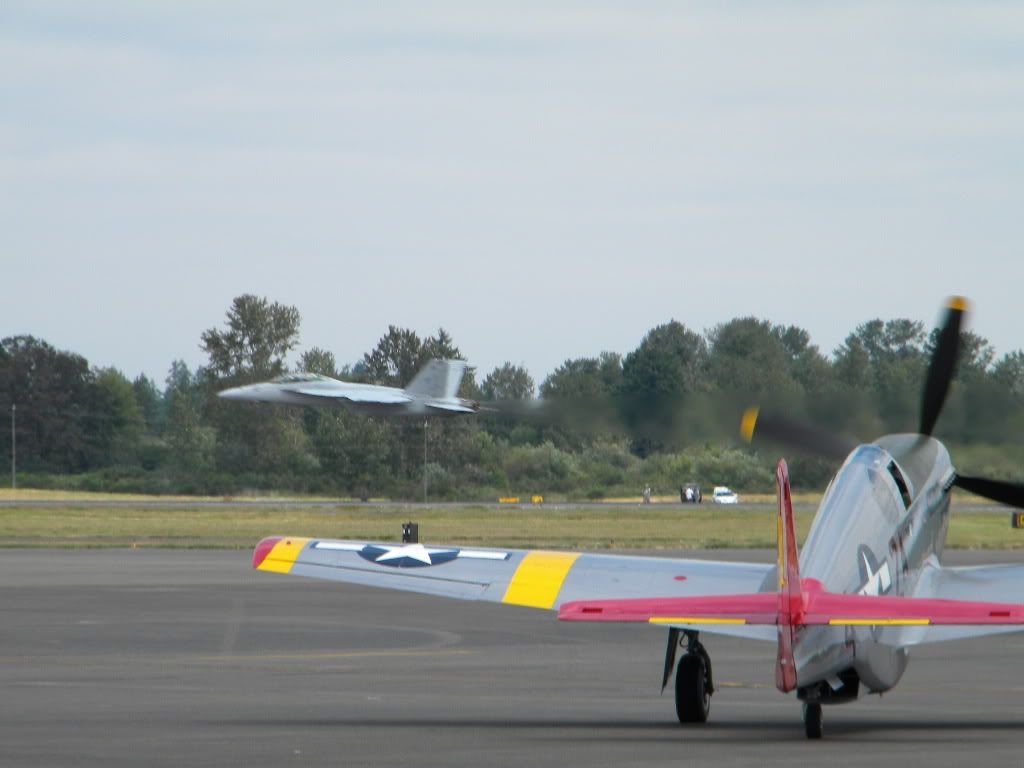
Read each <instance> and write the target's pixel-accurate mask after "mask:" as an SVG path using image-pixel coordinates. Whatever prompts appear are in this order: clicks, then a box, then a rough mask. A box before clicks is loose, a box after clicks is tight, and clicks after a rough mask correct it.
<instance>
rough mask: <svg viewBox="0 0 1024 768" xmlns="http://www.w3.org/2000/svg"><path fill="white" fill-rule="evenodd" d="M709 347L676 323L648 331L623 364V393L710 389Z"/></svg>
mask: <svg viewBox="0 0 1024 768" xmlns="http://www.w3.org/2000/svg"><path fill="white" fill-rule="evenodd" d="M707 355H708V350H707V344H706V342H705V341H704V338H703V337H702V336H701V335H699V334H697V333H694V332H693V331H691V330H690V329H689V328H687V327H686V326H685V325H683V324H682V323H680V322H677V321H675V320H672V321H671V322H668V323H665V324H664V325H659V326H657V327H656V328H653V329H652V330H650V331H648V332H647V335H646V336H644V338H643V341H641V342H640V346H639V347H637V348H636V349H635V350H634V351H632V352H630V353H629V354H628V355H626V358H625V360H623V361H622V391H623V392H624V393H625V394H627V395H630V396H633V397H647V396H652V395H653V396H659V395H676V394H679V393H684V392H700V391H704V390H706V389H707V379H706V365H707Z"/></svg>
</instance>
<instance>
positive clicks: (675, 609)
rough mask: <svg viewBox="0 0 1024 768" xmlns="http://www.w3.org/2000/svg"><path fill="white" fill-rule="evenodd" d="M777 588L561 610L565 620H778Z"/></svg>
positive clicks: (567, 606)
mask: <svg viewBox="0 0 1024 768" xmlns="http://www.w3.org/2000/svg"><path fill="white" fill-rule="evenodd" d="M778 603H779V599H778V596H777V595H776V594H775V593H774V592H758V593H755V594H751V595H719V596H718V597H663V598H657V597H654V598H639V599H634V600H579V601H576V602H572V603H565V604H563V605H562V606H561V608H559V610H558V618H559V619H561V620H562V621H622V622H628V621H642V622H645V623H652V624H775V623H776V617H777V615H778V607H779V605H778Z"/></svg>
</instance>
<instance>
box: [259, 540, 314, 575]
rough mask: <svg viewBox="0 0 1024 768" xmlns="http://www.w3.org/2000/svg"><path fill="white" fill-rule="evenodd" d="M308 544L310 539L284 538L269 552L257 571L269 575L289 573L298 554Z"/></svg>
mask: <svg viewBox="0 0 1024 768" xmlns="http://www.w3.org/2000/svg"><path fill="white" fill-rule="evenodd" d="M309 542H310V539H298V538H294V537H292V538H284V539H281V540H280V541H279V542H277V544H275V545H274V548H273V549H272V550H270V554H268V555H267V556H266V557H265V558H263V562H262V563H260V565H259V568H258V569H257V570H260V571H270V572H271V573H291V570H292V566H293V565H295V560H296V559H297V558H298V556H299V553H300V552H301V551H302V550H303V548H304V547H305V546H306V544H308V543H309Z"/></svg>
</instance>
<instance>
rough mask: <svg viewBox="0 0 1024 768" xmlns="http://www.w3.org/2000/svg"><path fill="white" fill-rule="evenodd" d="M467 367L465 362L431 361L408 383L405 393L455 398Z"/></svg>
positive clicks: (467, 364)
mask: <svg viewBox="0 0 1024 768" xmlns="http://www.w3.org/2000/svg"><path fill="white" fill-rule="evenodd" d="M468 367H469V363H467V362H466V361H465V360H431V361H430V362H429V363H427V364H426V365H425V366H423V368H421V369H420V371H419V373H417V374H416V376H415V377H414V378H413V380H412V381H411V382H409V386H407V387H406V388H405V391H406V392H408V393H409V394H412V395H424V396H426V397H455V393H456V392H458V391H459V384H461V383H462V377H463V375H464V374H465V373H466V368H468Z"/></svg>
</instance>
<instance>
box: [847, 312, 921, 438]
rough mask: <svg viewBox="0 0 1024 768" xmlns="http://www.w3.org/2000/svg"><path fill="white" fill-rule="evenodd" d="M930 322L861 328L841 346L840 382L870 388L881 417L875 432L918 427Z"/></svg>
mask: <svg viewBox="0 0 1024 768" xmlns="http://www.w3.org/2000/svg"><path fill="white" fill-rule="evenodd" d="M924 340H925V333H924V326H923V325H922V324H921V323H920V322H917V321H913V320H907V319H897V320H889V321H886V322H883V321H882V320H871V321H869V322H867V323H863V324H861V325H859V326H857V329H856V330H855V331H854V332H853V333H851V334H850V335H849V336H847V337H846V340H845V341H844V342H843V344H842V345H841V346H840V347H839V348H838V349H837V350H836V362H835V365H836V373H837V375H838V378H839V380H840V381H841V382H842V383H844V384H845V385H847V386H848V387H850V388H851V389H854V390H861V391H867V392H869V393H870V399H871V401H872V402H873V403H874V410H875V413H876V414H877V418H878V422H879V423H878V426H877V427H876V429H875V430H873V431H875V432H876V433H877V432H880V431H885V432H900V431H908V430H913V429H916V428H917V418H918V412H919V410H920V400H921V388H922V386H923V384H924V374H925V366H926V362H927V359H926V356H925V351H924Z"/></svg>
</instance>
